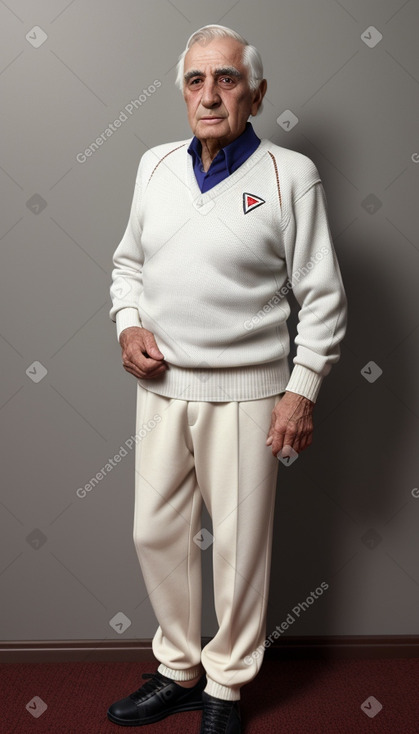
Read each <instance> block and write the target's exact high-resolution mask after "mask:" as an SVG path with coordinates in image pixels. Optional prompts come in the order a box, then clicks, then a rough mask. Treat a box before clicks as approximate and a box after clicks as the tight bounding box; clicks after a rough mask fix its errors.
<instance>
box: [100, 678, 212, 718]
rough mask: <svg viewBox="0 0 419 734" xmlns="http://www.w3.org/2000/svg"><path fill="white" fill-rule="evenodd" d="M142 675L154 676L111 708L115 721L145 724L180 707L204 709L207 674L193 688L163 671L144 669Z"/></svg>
mask: <svg viewBox="0 0 419 734" xmlns="http://www.w3.org/2000/svg"><path fill="white" fill-rule="evenodd" d="M142 677H143V678H149V679H150V680H147V683H144V685H143V686H141V688H139V689H138V691H135V692H134V693H131V694H130V695H129V696H128V698H122V699H121V700H120V701H117V702H116V703H113V704H112V706H110V708H109V709H108V719H109V720H110V721H113V722H114V724H120V726H142V725H143V724H153V723H154V722H155V721H160V719H164V718H165V717H166V716H169V714H177V713H179V711H195V710H196V709H202V706H203V703H202V691H203V690H204V688H205V686H206V684H207V680H206V676H205V675H203V676H202V677H201V678H200V679H199V681H198V683H196V685H194V686H193V687H192V688H185V686H180V685H178V684H177V683H176V682H175V681H174V680H172V679H171V678H166V676H164V675H161V673H159V672H156V673H144V674H143V676H142Z"/></svg>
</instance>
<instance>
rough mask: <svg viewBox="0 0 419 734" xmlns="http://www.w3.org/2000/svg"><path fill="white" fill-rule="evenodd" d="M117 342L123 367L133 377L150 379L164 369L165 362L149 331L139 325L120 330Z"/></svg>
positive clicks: (161, 372)
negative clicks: (120, 350)
mask: <svg viewBox="0 0 419 734" xmlns="http://www.w3.org/2000/svg"><path fill="white" fill-rule="evenodd" d="M119 343H120V345H121V347H122V363H123V365H124V369H126V371H127V372H130V373H131V374H132V375H134V377H137V378H141V379H152V378H154V377H160V376H161V375H162V374H163V373H164V372H165V371H166V369H167V364H166V362H164V356H163V354H162V353H161V351H160V349H159V348H158V346H157V344H156V340H155V339H154V334H152V333H151V331H148V330H147V329H143V328H142V327H140V326H129V327H128V328H127V329H124V330H123V331H121V333H120V335H119Z"/></svg>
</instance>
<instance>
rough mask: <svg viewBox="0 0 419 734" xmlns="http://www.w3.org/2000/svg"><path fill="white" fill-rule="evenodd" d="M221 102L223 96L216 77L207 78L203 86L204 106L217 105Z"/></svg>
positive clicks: (202, 101)
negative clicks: (219, 90)
mask: <svg viewBox="0 0 419 734" xmlns="http://www.w3.org/2000/svg"><path fill="white" fill-rule="evenodd" d="M220 102H221V97H220V94H219V92H218V89H217V84H216V82H215V81H214V79H206V80H205V81H204V84H203V87H202V97H201V103H202V104H203V106H204V107H216V106H217V105H219V104H220Z"/></svg>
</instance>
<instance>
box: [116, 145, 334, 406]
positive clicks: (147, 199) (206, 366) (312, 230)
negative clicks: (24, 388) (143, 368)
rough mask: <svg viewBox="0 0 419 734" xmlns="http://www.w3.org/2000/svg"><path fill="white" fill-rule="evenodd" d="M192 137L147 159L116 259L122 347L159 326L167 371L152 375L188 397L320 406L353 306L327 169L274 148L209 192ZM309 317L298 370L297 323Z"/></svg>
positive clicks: (163, 391) (160, 386)
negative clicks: (292, 321)
mask: <svg viewBox="0 0 419 734" xmlns="http://www.w3.org/2000/svg"><path fill="white" fill-rule="evenodd" d="M190 142H191V139H190V138H189V139H187V140H183V141H179V142H176V143H169V144H163V145H158V146H155V147H154V148H151V149H150V150H148V151H147V152H146V153H144V155H143V156H142V158H141V160H140V163H139V166H138V170H137V175H136V181H135V190H134V195H133V200H132V204H131V210H130V215H129V220H128V225H127V228H126V230H125V233H124V235H123V237H122V240H121V242H120V243H119V245H118V247H117V249H116V251H115V253H114V256H113V265H114V268H113V271H112V285H111V289H110V292H111V298H112V308H111V310H110V312H109V316H110V318H111V319H112V320H113V321H116V326H117V338H118V340H119V336H120V334H121V331H122V330H123V329H125V328H127V327H129V326H138V327H143V328H145V329H148V330H149V331H151V332H152V333H153V334H154V337H155V339H156V343H157V345H158V347H159V349H160V351H161V352H162V353H163V355H164V359H165V362H166V364H167V369H166V371H165V373H164V374H163V375H162V376H161V377H159V378H157V379H154V378H153V379H139V380H138V382H139V384H140V385H141V386H142V387H144V388H146V389H147V390H150V391H152V392H155V393H158V394H160V395H164V396H167V397H170V398H178V399H183V400H208V401H215V402H225V401H232V400H235V401H242V400H257V399H260V398H264V397H268V396H271V395H275V394H280V393H283V392H284V391H285V390H288V391H290V392H295V393H298V394H300V395H303V396H305V397H307V398H309V399H310V400H312V401H313V402H316V399H317V395H318V392H319V389H320V386H321V384H322V380H323V379H324V377H326V375H328V374H329V372H330V370H331V367H332V365H333V364H334V363H336V362H337V361H338V360H339V357H340V342H341V340H342V338H343V336H344V334H345V330H346V318H347V304H346V295H345V291H344V286H343V282H342V277H341V273H340V269H339V265H338V261H337V257H336V253H335V250H334V246H333V242H332V238H331V233H330V228H329V224H328V218H327V204H326V198H325V193H324V189H323V184H322V182H321V179H320V176H319V173H318V171H317V168H316V166H315V164H314V163H313V161H311V159H310V158H308V157H307V156H305V155H303V154H302V153H299V152H297V151H293V150H290V149H288V148H284V147H281V146H278V145H275V144H274V143H272V142H271V141H269V140H267V139H262V140H261V142H260V145H259V146H258V148H257V149H256V150H255V151H254V153H252V154H251V155H250V156H249V158H248V159H247V160H246V161H245V162H244V163H243V164H242V165H241V166H240V167H239V168H238V169H236V170H235V171H234V172H233V173H231V174H230V175H229V176H228V177H227V178H225V179H224V180H223V181H221V182H219V183H218V184H216V185H215V186H213V187H212V188H211V189H210V190H209V191H207V192H205V193H201V191H200V189H199V186H198V183H197V181H196V177H195V174H194V171H193V162H192V158H191V156H190V154H189V153H188V152H187V151H188V146H189V144H190ZM291 289H292V291H293V293H294V296H295V297H296V299H297V301H298V303H299V305H300V311H299V314H298V318H299V321H298V326H297V334H296V337H295V345H296V353H295V356H294V358H293V367H292V371H290V365H289V363H288V355H289V353H290V339H289V332H288V327H287V319H288V316H289V314H290V305H289V302H288V299H287V295H288V293H289V292H290V290H291Z"/></svg>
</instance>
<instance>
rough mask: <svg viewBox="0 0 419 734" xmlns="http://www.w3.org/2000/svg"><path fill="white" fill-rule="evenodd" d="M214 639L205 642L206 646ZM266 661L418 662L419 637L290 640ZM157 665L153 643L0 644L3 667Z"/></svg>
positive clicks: (271, 649) (269, 652)
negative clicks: (374, 660)
mask: <svg viewBox="0 0 419 734" xmlns="http://www.w3.org/2000/svg"><path fill="white" fill-rule="evenodd" d="M209 639H210V638H203V639H202V645H203V646H204V645H206V643H207V642H208V641H209ZM265 655H266V659H271V660H272V659H275V660H281V659H286V660H292V659H294V660H296V659H302V658H326V659H327V658H329V659H330V658H334V659H339V658H416V657H419V635H363V636H356V635H330V636H319V637H311V636H302V637H286V638H282V639H281V640H280V641H276V642H274V643H273V644H272V645H270V646H269V647H268V648H267V649H266V651H265ZM146 661H154V662H155V660H154V656H153V652H152V648H151V640H150V639H145V640H40V641H33V640H28V641H9V642H0V663H47V662H52V663H64V662H84V663H88V662H146Z"/></svg>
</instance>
